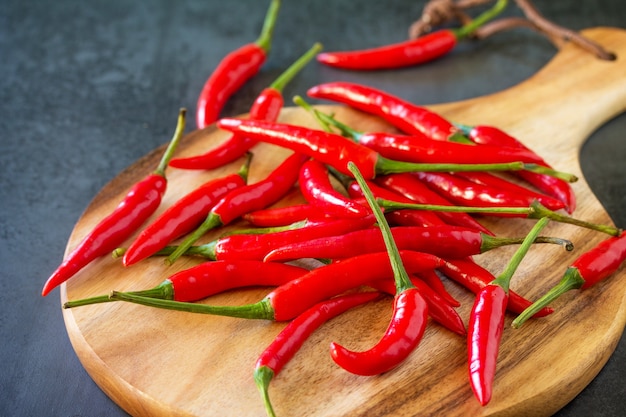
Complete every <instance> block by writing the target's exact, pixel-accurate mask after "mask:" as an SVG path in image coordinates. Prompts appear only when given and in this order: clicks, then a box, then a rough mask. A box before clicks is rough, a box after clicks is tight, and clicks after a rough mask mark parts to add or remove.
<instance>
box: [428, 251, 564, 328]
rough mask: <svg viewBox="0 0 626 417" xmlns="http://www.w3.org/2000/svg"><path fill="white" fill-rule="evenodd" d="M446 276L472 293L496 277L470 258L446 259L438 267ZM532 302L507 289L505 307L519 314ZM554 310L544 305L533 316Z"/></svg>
mask: <svg viewBox="0 0 626 417" xmlns="http://www.w3.org/2000/svg"><path fill="white" fill-rule="evenodd" d="M439 270H440V271H441V272H443V273H444V274H445V275H446V276H447V277H448V278H450V279H452V280H453V281H455V282H457V283H458V284H461V285H462V286H463V287H465V288H466V289H468V290H470V291H471V292H473V293H474V294H478V293H480V291H481V290H482V289H483V288H484V287H485V286H486V285H487V284H489V283H490V282H491V281H493V280H494V279H496V277H495V276H494V275H493V274H492V273H491V272H489V271H488V270H486V269H485V268H483V267H482V266H480V265H478V264H477V263H476V262H474V261H472V260H471V259H469V258H468V259H446V262H445V264H444V265H443V266H442V267H441V268H439ZM531 304H532V302H531V301H529V300H527V299H526V298H524V297H522V296H521V295H519V294H517V293H516V292H515V291H513V290H509V303H508V304H507V309H508V310H509V311H510V312H512V313H516V314H519V313H521V312H522V311H524V309H526V308H528V307H529V306H530V305H531ZM553 312H554V310H553V309H552V308H551V307H544V308H542V309H541V310H539V311H538V312H537V313H535V316H534V317H544V316H547V315H549V314H552V313H553Z"/></svg>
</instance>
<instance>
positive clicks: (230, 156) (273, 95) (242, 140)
mask: <svg viewBox="0 0 626 417" xmlns="http://www.w3.org/2000/svg"><path fill="white" fill-rule="evenodd" d="M320 49H321V45H320V44H317V43H316V44H315V45H314V46H313V47H312V48H311V49H310V50H309V51H307V52H306V53H305V54H304V55H302V56H301V57H300V58H299V59H298V60H296V61H295V62H294V63H293V64H292V65H291V66H290V67H289V68H287V69H286V70H285V71H284V72H283V73H282V74H281V75H280V76H279V77H278V78H277V79H276V80H274V82H273V83H272V84H271V85H270V86H269V87H268V88H266V89H264V90H263V91H261V93H260V94H259V95H258V97H257V98H256V100H255V101H254V103H252V107H251V108H250V114H249V118H250V119H254V120H267V121H276V119H278V115H279V114H280V111H281V110H282V108H283V105H284V99H283V95H282V91H283V89H284V88H285V86H286V85H287V84H288V83H289V82H290V81H291V80H292V79H293V78H294V77H295V75H296V74H297V73H298V72H299V71H300V70H301V69H302V68H303V67H304V66H305V65H306V64H307V63H308V62H309V61H310V60H311V58H312V57H313V56H314V55H315V53H317V52H318V51H319V50H320ZM255 143H256V142H255V141H253V140H250V139H249V138H247V137H245V136H241V135H232V136H231V137H230V138H228V139H226V140H225V141H223V142H221V143H220V144H218V145H217V146H215V147H214V148H212V149H210V150H208V151H207V152H205V153H203V154H201V155H195V156H190V157H186V158H174V159H172V160H171V161H170V166H172V167H175V168H182V169H215V168H218V167H221V166H223V165H225V164H227V163H229V162H232V161H234V160H235V159H237V158H240V157H241V156H243V155H244V154H245V153H246V152H247V151H248V150H249V149H250V148H251V147H252V146H254V145H255Z"/></svg>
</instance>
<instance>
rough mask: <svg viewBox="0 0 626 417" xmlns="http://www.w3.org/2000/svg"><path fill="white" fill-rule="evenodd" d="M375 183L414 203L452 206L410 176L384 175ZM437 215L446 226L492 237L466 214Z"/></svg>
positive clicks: (490, 233)
mask: <svg viewBox="0 0 626 417" xmlns="http://www.w3.org/2000/svg"><path fill="white" fill-rule="evenodd" d="M376 183H377V184H379V185H381V186H383V187H386V188H387V189H389V190H392V191H394V192H396V193H397V194H400V195H402V196H404V197H405V198H407V199H408V200H410V201H413V202H414V203H419V204H438V205H444V206H452V205H454V204H453V203H452V202H451V201H450V200H448V199H446V198H445V197H443V196H441V195H439V194H437V193H436V192H434V191H433V190H431V189H430V188H428V187H427V186H426V184H424V183H423V182H422V181H420V180H419V179H418V178H417V177H416V176H414V175H412V174H408V173H404V174H390V175H385V176H381V177H379V178H377V179H376ZM437 215H438V216H439V217H440V218H442V219H443V220H444V221H445V222H446V223H448V224H452V225H456V226H461V227H466V228H469V229H474V230H478V231H481V232H483V233H486V234H489V235H493V233H492V232H491V231H490V230H489V229H487V228H486V227H485V226H483V225H482V224H480V223H479V222H478V221H476V219H474V218H473V217H472V216H470V215H469V214H467V213H446V212H441V213H437Z"/></svg>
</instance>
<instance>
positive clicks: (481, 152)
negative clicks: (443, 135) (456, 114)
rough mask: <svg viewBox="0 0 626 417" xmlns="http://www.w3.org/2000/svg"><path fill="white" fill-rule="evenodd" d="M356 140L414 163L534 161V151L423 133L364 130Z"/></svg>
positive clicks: (386, 153)
mask: <svg viewBox="0 0 626 417" xmlns="http://www.w3.org/2000/svg"><path fill="white" fill-rule="evenodd" d="M358 142H359V143H360V144H361V145H365V146H367V147H368V148H371V149H374V150H375V151H376V152H378V153H379V154H381V155H382V156H384V157H385V158H389V159H395V160H397V161H407V162H418V163H425V162H429V163H456V164H466V163H470V164H491V163H503V162H517V161H522V162H528V163H538V162H540V161H542V159H541V158H540V157H539V156H537V155H536V154H535V153H534V152H531V151H529V150H525V149H521V148H505V147H502V146H489V145H485V146H475V145H468V144H464V143H458V142H448V141H441V140H436V141H435V140H431V139H430V138H427V137H424V136H423V135H417V136H415V135H413V136H410V135H401V134H394V133H387V132H367V133H363V134H360V135H358Z"/></svg>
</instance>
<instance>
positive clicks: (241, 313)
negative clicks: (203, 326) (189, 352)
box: [109, 291, 274, 320]
mask: <svg viewBox="0 0 626 417" xmlns="http://www.w3.org/2000/svg"><path fill="white" fill-rule="evenodd" d="M109 298H110V299H111V300H119V301H128V302H130V303H135V304H141V305H144V306H148V307H156V308H162V309H165V310H175V311H186V312H188V313H198V314H211V315H214V316H227V317H238V318H242V319H264V320H273V319H274V309H273V308H272V306H271V305H270V300H269V299H267V298H264V299H263V300H261V301H259V302H256V303H253V304H246V305H242V306H212V305H208V304H201V303H188V302H182V301H173V300H161V299H158V298H149V297H142V296H139V295H134V294H132V293H127V292H120V291H112V292H111V294H109Z"/></svg>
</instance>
